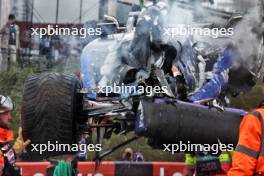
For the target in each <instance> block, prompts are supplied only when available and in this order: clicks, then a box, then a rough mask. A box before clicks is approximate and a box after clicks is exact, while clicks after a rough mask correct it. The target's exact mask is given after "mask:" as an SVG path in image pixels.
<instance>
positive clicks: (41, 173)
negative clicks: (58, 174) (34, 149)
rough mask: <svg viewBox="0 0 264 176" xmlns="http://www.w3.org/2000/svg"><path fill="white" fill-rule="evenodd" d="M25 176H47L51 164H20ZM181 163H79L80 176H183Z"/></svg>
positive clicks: (182, 164)
mask: <svg viewBox="0 0 264 176" xmlns="http://www.w3.org/2000/svg"><path fill="white" fill-rule="evenodd" d="M17 165H18V166H19V167H21V172H22V175H23V176H46V175H47V174H46V170H47V168H48V166H49V165H50V163H49V162H18V163H17ZM183 167H184V163H181V162H123V161H109V162H107V161H106V162H102V163H100V165H99V166H98V167H97V168H96V164H95V163H94V162H79V163H78V170H79V172H80V176H182V175H183V173H182V172H183Z"/></svg>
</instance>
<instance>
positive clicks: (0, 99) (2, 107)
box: [0, 95, 14, 113]
mask: <svg viewBox="0 0 264 176" xmlns="http://www.w3.org/2000/svg"><path fill="white" fill-rule="evenodd" d="M13 108H14V104H13V101H12V100H11V98H10V97H8V96H7V97H6V96H3V95H0V113H4V112H7V111H12V110H13Z"/></svg>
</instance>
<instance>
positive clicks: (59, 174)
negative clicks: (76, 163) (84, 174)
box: [53, 161, 72, 176]
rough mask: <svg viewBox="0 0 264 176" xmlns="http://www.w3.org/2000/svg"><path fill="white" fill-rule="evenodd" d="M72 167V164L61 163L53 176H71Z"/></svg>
mask: <svg viewBox="0 0 264 176" xmlns="http://www.w3.org/2000/svg"><path fill="white" fill-rule="evenodd" d="M71 175H72V167H71V163H69V162H66V161H59V163H58V165H57V166H56V167H55V170H54V173H53V176H71Z"/></svg>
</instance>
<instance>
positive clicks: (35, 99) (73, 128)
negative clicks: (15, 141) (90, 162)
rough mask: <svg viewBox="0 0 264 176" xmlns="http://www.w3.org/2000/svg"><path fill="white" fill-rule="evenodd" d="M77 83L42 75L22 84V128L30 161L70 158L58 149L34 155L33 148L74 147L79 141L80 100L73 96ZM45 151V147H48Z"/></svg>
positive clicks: (54, 74)
mask: <svg viewBox="0 0 264 176" xmlns="http://www.w3.org/2000/svg"><path fill="white" fill-rule="evenodd" d="M79 85H80V84H79V82H78V80H77V79H76V78H75V77H74V76H70V75H65V74H57V73H43V74H39V75H34V76H31V77H29V78H28V79H27V80H26V82H25V87H24V94H23V102H22V116H21V120H22V128H23V137H24V139H30V140H31V144H30V145H29V146H28V147H27V152H28V154H29V159H30V160H33V161H36V160H43V159H46V158H48V157H51V156H57V155H62V154H69V153H71V152H70V151H60V149H57V150H56V149H55V150H54V151H51V150H52V146H50V147H51V148H50V150H49V151H48V149H47V151H43V152H42V154H40V151H36V150H35V149H34V147H33V145H35V146H37V145H38V148H39V147H40V144H46V145H48V143H50V144H69V145H70V144H73V143H76V142H77V140H78V132H77V128H78V127H77V122H76V121H77V116H78V108H80V107H79V106H80V103H79V102H80V99H79V97H78V95H77V93H76V90H77V89H78V88H79ZM47 147H48V146H47Z"/></svg>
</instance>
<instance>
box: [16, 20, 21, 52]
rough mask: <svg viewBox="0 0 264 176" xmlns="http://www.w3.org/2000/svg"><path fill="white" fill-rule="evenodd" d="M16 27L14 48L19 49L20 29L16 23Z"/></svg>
mask: <svg viewBox="0 0 264 176" xmlns="http://www.w3.org/2000/svg"><path fill="white" fill-rule="evenodd" d="M16 28H17V30H16V48H17V49H18V50H19V49H20V37H19V35H20V30H19V26H18V25H16Z"/></svg>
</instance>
